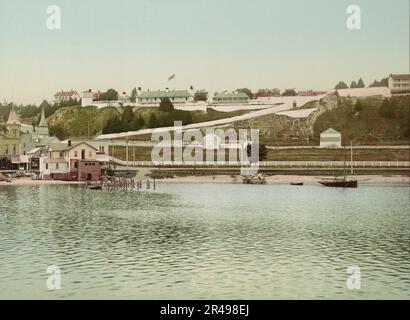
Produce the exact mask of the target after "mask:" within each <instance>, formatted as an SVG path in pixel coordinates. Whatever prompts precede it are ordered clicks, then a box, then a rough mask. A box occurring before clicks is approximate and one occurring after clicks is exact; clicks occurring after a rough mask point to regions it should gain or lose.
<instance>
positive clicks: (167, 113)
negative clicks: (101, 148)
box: [102, 98, 192, 134]
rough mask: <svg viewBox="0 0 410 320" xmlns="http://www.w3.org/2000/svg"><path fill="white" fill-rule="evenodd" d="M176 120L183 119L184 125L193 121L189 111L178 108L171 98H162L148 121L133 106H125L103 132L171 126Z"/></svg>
mask: <svg viewBox="0 0 410 320" xmlns="http://www.w3.org/2000/svg"><path fill="white" fill-rule="evenodd" d="M174 121H181V122H182V125H187V124H190V123H192V115H191V112H189V111H183V110H176V109H175V108H174V105H173V104H172V102H171V100H169V98H163V99H161V102H160V105H159V108H158V112H151V113H150V115H149V118H148V121H145V120H144V118H143V117H142V115H141V114H139V113H138V112H134V111H133V109H132V107H130V106H126V107H124V111H123V113H122V114H121V116H120V117H118V116H114V117H113V118H112V119H110V120H109V121H108V122H107V124H106V125H105V127H104V128H103V130H102V132H103V133H104V134H106V133H118V132H124V131H137V130H140V129H143V128H159V127H171V126H173V125H174Z"/></svg>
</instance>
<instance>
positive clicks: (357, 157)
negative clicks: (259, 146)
mask: <svg viewBox="0 0 410 320" xmlns="http://www.w3.org/2000/svg"><path fill="white" fill-rule="evenodd" d="M113 152H114V157H115V158H118V159H122V160H125V159H126V156H125V154H126V153H125V147H115V148H113V147H110V155H113ZM171 152H172V159H173V151H171ZM343 152H344V151H343V149H313V148H306V149H285V150H272V149H268V150H267V159H266V160H269V161H343V160H344V153H343ZM228 155H229V153H228V151H226V152H225V159H228ZM345 155H346V156H345V157H346V161H348V160H350V150H349V149H348V148H346V151H345ZM214 159H215V160H216V152H215V154H214ZM128 160H129V161H133V160H134V151H133V147H129V148H128ZM135 160H136V161H151V148H150V147H135ZM204 160H205V151H204ZM353 160H354V161H410V151H409V150H402V149H360V150H353Z"/></svg>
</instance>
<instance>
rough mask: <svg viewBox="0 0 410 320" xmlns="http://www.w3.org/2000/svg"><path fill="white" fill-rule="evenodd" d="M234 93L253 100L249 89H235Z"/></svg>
mask: <svg viewBox="0 0 410 320" xmlns="http://www.w3.org/2000/svg"><path fill="white" fill-rule="evenodd" d="M236 92H239V93H244V94H246V95H247V96H248V98H249V99H252V98H253V93H252V91H251V90H250V89H248V88H241V89H237V90H236Z"/></svg>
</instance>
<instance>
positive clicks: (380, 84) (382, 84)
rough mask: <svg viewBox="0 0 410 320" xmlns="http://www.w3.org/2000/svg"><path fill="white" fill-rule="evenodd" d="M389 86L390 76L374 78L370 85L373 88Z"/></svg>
mask: <svg viewBox="0 0 410 320" xmlns="http://www.w3.org/2000/svg"><path fill="white" fill-rule="evenodd" d="M388 86H389V80H388V78H383V79H381V80H380V81H377V80H374V81H373V83H372V84H370V85H369V88H372V87H388Z"/></svg>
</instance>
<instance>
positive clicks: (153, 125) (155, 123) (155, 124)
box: [149, 113, 160, 128]
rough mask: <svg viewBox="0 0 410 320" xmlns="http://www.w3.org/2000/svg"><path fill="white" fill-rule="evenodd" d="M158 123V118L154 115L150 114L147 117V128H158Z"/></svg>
mask: <svg viewBox="0 0 410 320" xmlns="http://www.w3.org/2000/svg"><path fill="white" fill-rule="evenodd" d="M159 125H160V123H159V120H158V117H157V115H156V114H155V113H151V114H150V116H149V127H150V128H157V127H159Z"/></svg>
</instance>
